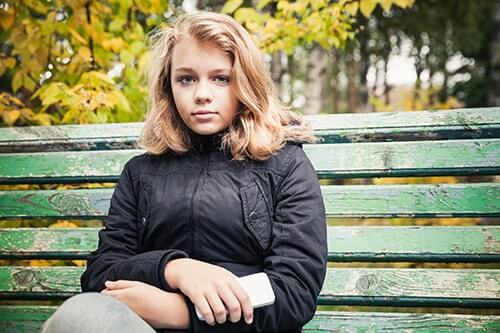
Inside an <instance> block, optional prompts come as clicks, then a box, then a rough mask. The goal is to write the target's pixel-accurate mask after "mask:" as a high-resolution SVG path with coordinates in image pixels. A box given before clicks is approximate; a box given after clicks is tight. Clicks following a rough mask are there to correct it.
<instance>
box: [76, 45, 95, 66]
mask: <svg viewBox="0 0 500 333" xmlns="http://www.w3.org/2000/svg"><path fill="white" fill-rule="evenodd" d="M78 55H79V56H80V57H82V59H83V60H85V61H89V62H90V61H91V60H92V53H90V49H89V48H88V47H86V46H82V47H80V48H79V49H78Z"/></svg>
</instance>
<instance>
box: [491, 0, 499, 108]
mask: <svg viewBox="0 0 500 333" xmlns="http://www.w3.org/2000/svg"><path fill="white" fill-rule="evenodd" d="M492 15H493V22H492V25H493V26H492V40H491V44H490V64H489V66H490V68H489V70H490V78H489V79H490V84H489V87H490V88H489V93H488V104H489V105H492V106H500V89H499V87H500V3H498V2H497V3H496V4H495V6H494V7H493V14H492Z"/></svg>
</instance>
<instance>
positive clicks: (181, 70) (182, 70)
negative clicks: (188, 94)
mask: <svg viewBox="0 0 500 333" xmlns="http://www.w3.org/2000/svg"><path fill="white" fill-rule="evenodd" d="M175 72H192V73H194V72H196V71H195V70H194V69H192V68H191V67H179V68H177V69H176V70H175ZM226 72H231V68H217V69H214V70H212V71H210V73H212V74H216V73H226Z"/></svg>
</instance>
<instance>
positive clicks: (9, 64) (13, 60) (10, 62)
mask: <svg viewBox="0 0 500 333" xmlns="http://www.w3.org/2000/svg"><path fill="white" fill-rule="evenodd" d="M5 66H7V68H14V67H16V58H7V60H5Z"/></svg>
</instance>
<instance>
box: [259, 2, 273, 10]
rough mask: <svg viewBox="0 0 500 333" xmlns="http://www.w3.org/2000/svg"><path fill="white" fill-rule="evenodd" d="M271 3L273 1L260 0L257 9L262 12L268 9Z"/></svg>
mask: <svg viewBox="0 0 500 333" xmlns="http://www.w3.org/2000/svg"><path fill="white" fill-rule="evenodd" d="M269 2H271V0H260V1H259V3H258V4H257V9H258V10H262V8H264V7H266V6H267V4H268V3H269Z"/></svg>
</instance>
